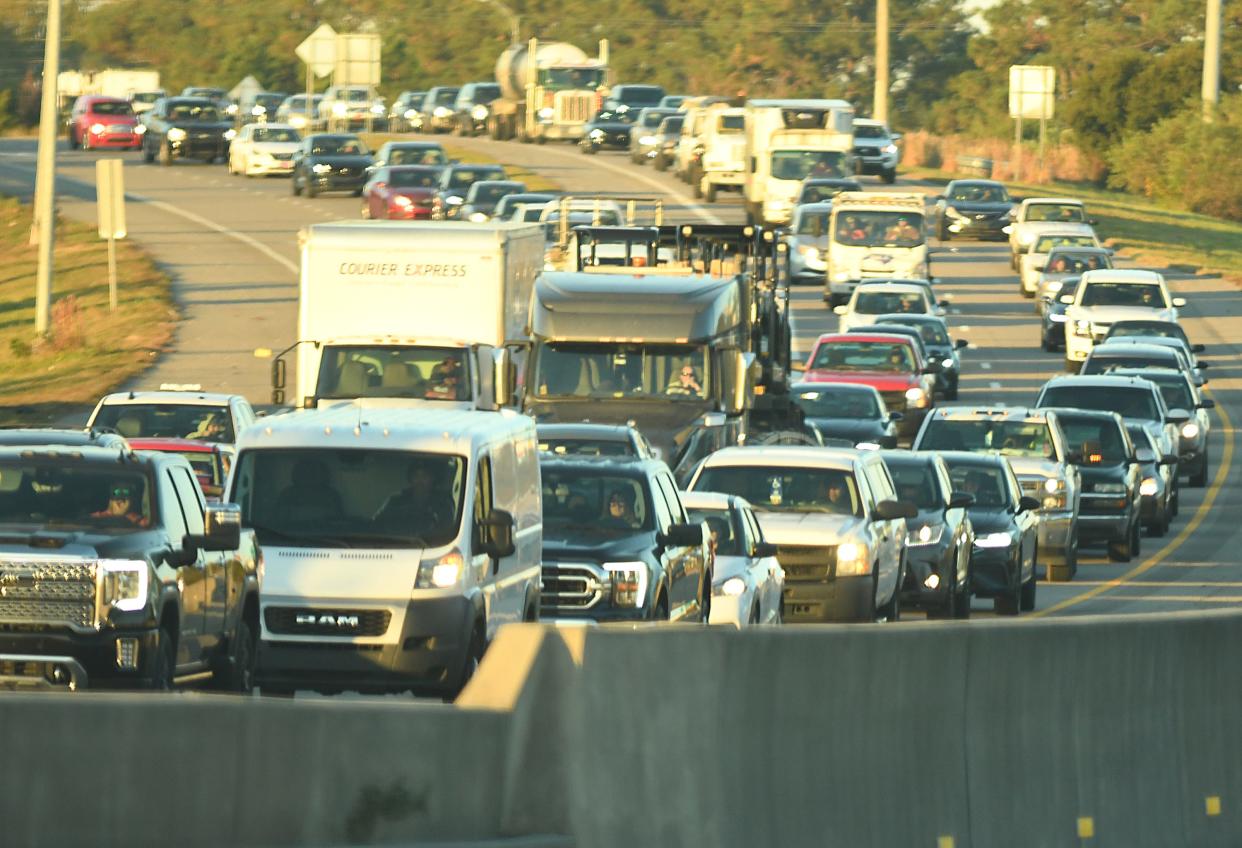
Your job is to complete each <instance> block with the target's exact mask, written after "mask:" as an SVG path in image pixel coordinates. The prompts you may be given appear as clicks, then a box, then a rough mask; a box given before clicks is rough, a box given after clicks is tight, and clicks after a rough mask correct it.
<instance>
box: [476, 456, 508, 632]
mask: <svg viewBox="0 0 1242 848" xmlns="http://www.w3.org/2000/svg"><path fill="white" fill-rule="evenodd" d="M473 504H474V506H473V510H472V514H471V518H472V521H473V526H472V528H471V536H470V539H471V543H470V573H471V574H473V575H474V580H475V583H476V584H477V585H478V586H479V588H480V590H481V591H482V592H483V610H484V615H485V619H486V621H487V638H488V639H491V638H492V637H493V636H494V635H495V633H496V630H497V629H498V628H499V627H500V625H501V623H502V620H501V619H502V616H503V610H504V605H503V603H501V598H499V597H497V587H498V586H499V584H500V569H501V560H500V559H497V558H494V557H490V556H488V555H487V554H485V553H483V552H482V547H483V540H484V538H485V537H486V532H485V530H484V525H485V524H486V522H487V519H488V518H490V517H491V514H492V504H493V496H492V459H491V456H490V455H489V454H488V453H487V452H486V451H484V452H481V453H480V454H479V456H478V458H477V459H476V460H475V473H474V499H473Z"/></svg>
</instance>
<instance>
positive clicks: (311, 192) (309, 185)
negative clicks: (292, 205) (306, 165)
mask: <svg viewBox="0 0 1242 848" xmlns="http://www.w3.org/2000/svg"><path fill="white" fill-rule="evenodd" d="M305 188H306V196H307V197H311V198H313V197H317V196H318V195H319V189H318V188H317V187H316V186H315V184H314V183H313V182H311V181H310V180H307V181H306V186H305Z"/></svg>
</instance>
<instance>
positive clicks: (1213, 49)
mask: <svg viewBox="0 0 1242 848" xmlns="http://www.w3.org/2000/svg"><path fill="white" fill-rule="evenodd" d="M1220 19H1221V0H1207V18H1206V20H1205V21H1204V26H1203V120H1204V121H1209V122H1210V121H1211V120H1212V117H1213V114H1214V113H1215V112H1216V105H1217V104H1218V103H1220Z"/></svg>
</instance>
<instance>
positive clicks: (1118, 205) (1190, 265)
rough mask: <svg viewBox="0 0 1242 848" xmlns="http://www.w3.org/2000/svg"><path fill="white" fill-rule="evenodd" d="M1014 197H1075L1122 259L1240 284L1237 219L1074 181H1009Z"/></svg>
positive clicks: (911, 175)
mask: <svg viewBox="0 0 1242 848" xmlns="http://www.w3.org/2000/svg"><path fill="white" fill-rule="evenodd" d="M902 177H904V178H907V179H915V180H919V179H921V180H927V181H929V182H941V183H943V182H947V181H949V180H952V179H967V178H968V177H967V175H965V174H951V173H949V172H947V171H936V170H931V169H927V168H917V169H912V170H910V171H909V172H902ZM1005 185H1006V186H1007V187H1008V188H1009V190H1010V191H1012V192H1013V193H1014V194H1016V195H1018V196H1020V197H1076V198H1078V199H1080V200H1082V201H1084V202H1085V203H1086V204H1087V210H1088V213H1089V214H1090V215H1091V216H1092V217H1094V218H1096V219H1098V220H1099V222H1100V223H1099V225H1098V226H1097V228H1096V229H1097V230H1098V231H1099V233H1100V236H1101V237H1102V238H1104V239H1106V240H1107V241H1108V243H1109V245H1110V246H1112V247H1114V248H1116V249H1117V250H1118V251H1119V252H1120V253H1121V254H1122V255H1124V256H1125V257H1126V258H1127V259H1130V260H1133V261H1135V262H1139V263H1142V264H1143V265H1147V266H1151V267H1161V266H1167V267H1169V268H1174V269H1176V270H1179V271H1185V272H1187V273H1202V272H1208V273H1219V274H1221V275H1223V276H1224V277H1226V278H1228V279H1229V280H1230V281H1232V282H1234V283H1235V284H1238V285H1242V223H1239V222H1236V221H1225V220H1222V219H1220V218H1211V217H1208V216H1207V215H1196V214H1194V213H1193V212H1181V211H1178V210H1175V209H1165V208H1162V207H1160V206H1157V205H1156V204H1154V203H1152V202H1151V201H1149V200H1147V199H1146V198H1143V197H1140V196H1138V195H1133V194H1125V193H1122V192H1117V191H1107V190H1105V189H1100V188H1096V187H1094V186H1090V185H1085V184H1080V183H1047V184H1042V185H1036V184H1032V183H1011V182H1008V181H1006V182H1005Z"/></svg>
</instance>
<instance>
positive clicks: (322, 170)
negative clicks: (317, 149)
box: [311, 162, 332, 174]
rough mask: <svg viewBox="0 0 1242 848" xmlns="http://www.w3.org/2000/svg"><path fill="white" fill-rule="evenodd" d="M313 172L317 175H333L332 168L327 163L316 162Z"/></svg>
mask: <svg viewBox="0 0 1242 848" xmlns="http://www.w3.org/2000/svg"><path fill="white" fill-rule="evenodd" d="M311 170H312V171H314V172H315V173H316V174H330V173H332V166H331V165H329V164H327V163H325V162H316V163H315V164H314V165H311Z"/></svg>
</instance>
